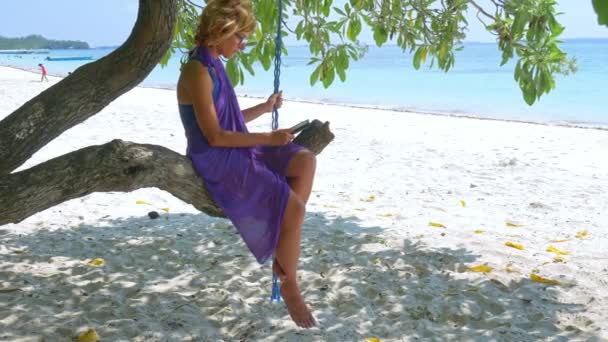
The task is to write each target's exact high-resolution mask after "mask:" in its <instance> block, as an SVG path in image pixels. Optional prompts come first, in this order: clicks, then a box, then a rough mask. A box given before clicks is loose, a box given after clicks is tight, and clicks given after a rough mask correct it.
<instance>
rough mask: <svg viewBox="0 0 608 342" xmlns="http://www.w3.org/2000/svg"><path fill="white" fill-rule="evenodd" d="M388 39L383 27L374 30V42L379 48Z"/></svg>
mask: <svg viewBox="0 0 608 342" xmlns="http://www.w3.org/2000/svg"><path fill="white" fill-rule="evenodd" d="M387 39H388V32H386V29H385V28H384V27H383V26H380V27H378V28H376V29H375V30H374V40H375V41H376V45H377V46H378V47H381V46H382V44H384V43H386V41H387Z"/></svg>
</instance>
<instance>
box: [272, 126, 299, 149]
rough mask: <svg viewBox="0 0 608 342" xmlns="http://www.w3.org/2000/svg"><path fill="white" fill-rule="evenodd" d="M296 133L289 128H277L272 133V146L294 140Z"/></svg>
mask: <svg viewBox="0 0 608 342" xmlns="http://www.w3.org/2000/svg"><path fill="white" fill-rule="evenodd" d="M293 137H294V135H293V134H292V133H291V131H290V129H289V128H283V129H277V130H276V131H272V132H271V133H270V143H269V145H271V146H283V145H285V144H287V143H288V142H290V141H292V140H293Z"/></svg>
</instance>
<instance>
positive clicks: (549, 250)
mask: <svg viewBox="0 0 608 342" xmlns="http://www.w3.org/2000/svg"><path fill="white" fill-rule="evenodd" d="M547 252H551V253H555V254H559V255H568V254H570V252H566V251H562V250H560V249H557V248H555V247H553V246H549V247H547Z"/></svg>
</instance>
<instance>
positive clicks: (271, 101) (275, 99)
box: [264, 91, 283, 113]
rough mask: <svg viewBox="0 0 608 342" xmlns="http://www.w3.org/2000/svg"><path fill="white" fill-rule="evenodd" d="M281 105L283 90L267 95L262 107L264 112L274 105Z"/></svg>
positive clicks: (267, 111)
mask: <svg viewBox="0 0 608 342" xmlns="http://www.w3.org/2000/svg"><path fill="white" fill-rule="evenodd" d="M282 105H283V91H280V92H278V93H274V94H272V95H270V96H269V97H268V100H266V102H264V109H265V110H266V113H270V112H272V109H273V108H274V107H277V108H281V106H282Z"/></svg>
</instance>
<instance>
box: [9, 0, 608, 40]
mask: <svg viewBox="0 0 608 342" xmlns="http://www.w3.org/2000/svg"><path fill="white" fill-rule="evenodd" d="M197 2H198V3H200V2H201V1H200V0H198V1H197ZM343 2H344V0H335V1H334V3H343ZM478 3H480V4H484V3H489V0H478ZM137 8H138V0H2V2H1V4H0V36H4V37H23V36H27V35H29V34H41V35H43V36H45V37H46V38H49V39H60V40H81V41H86V42H87V43H89V45H90V46H91V47H98V46H116V45H120V44H122V43H123V42H124V41H125V40H126V39H127V37H128V36H129V33H130V32H131V29H132V28H133V25H134V23H135V19H136V16H137ZM558 11H560V12H563V13H564V14H563V15H561V16H559V21H560V22H561V23H562V24H563V25H564V26H566V30H565V31H564V34H563V35H562V38H564V39H568V38H608V27H605V26H599V25H598V24H597V20H596V17H595V13H594V12H593V7H592V5H591V0H558ZM469 14H470V16H469V17H470V19H469V23H470V25H469V32H468V34H467V39H466V40H467V41H477V42H491V41H494V38H493V36H491V35H490V34H489V33H487V32H485V30H484V29H483V27H482V26H481V24H479V23H478V22H477V19H476V18H475V16H474V13H473V12H471V13H469ZM361 40H362V41H363V42H366V43H373V39H372V37H371V34H369V33H367V32H365V33H364V34H363V35H362V36H361ZM292 42H293V41H292ZM289 43H290V41H286V44H289Z"/></svg>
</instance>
